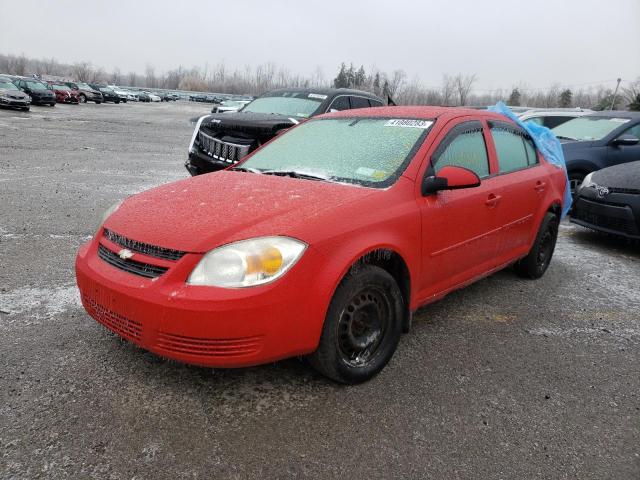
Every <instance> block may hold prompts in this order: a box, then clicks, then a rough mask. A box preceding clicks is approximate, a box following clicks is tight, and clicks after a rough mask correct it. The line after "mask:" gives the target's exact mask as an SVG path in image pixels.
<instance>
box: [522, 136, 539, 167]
mask: <svg viewBox="0 0 640 480" xmlns="http://www.w3.org/2000/svg"><path fill="white" fill-rule="evenodd" d="M523 140H524V149H525V151H526V152H527V163H528V164H529V165H535V164H536V163H538V152H537V151H536V147H535V145H534V144H533V140H531V139H530V138H529V137H525V138H523Z"/></svg>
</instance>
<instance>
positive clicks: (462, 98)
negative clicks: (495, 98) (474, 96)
mask: <svg viewBox="0 0 640 480" xmlns="http://www.w3.org/2000/svg"><path fill="white" fill-rule="evenodd" d="M475 81H476V76H475V74H474V75H462V74H461V73H459V74H458V75H456V76H455V77H454V79H453V84H454V87H455V90H456V93H457V94H458V102H459V105H466V104H467V100H468V99H469V94H470V93H471V89H472V88H473V84H474V83H475Z"/></svg>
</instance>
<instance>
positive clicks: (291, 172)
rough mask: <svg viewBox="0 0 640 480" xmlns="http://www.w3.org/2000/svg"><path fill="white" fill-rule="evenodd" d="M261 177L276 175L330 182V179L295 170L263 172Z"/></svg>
mask: <svg viewBox="0 0 640 480" xmlns="http://www.w3.org/2000/svg"><path fill="white" fill-rule="evenodd" d="M262 174H263V175H277V176H279V177H291V178H303V179H305V180H322V181H325V182H330V181H331V179H330V178H329V177H326V176H322V175H317V174H314V173H305V172H297V171H295V170H263V171H262Z"/></svg>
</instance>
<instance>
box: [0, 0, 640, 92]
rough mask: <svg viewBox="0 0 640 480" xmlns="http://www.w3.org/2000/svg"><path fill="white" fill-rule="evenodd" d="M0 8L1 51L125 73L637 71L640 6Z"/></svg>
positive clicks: (209, 2) (49, 0)
mask: <svg viewBox="0 0 640 480" xmlns="http://www.w3.org/2000/svg"><path fill="white" fill-rule="evenodd" d="M0 12H1V14H0V53H11V54H21V53H24V54H25V55H27V56H30V57H38V58H40V57H54V58H56V59H57V60H59V61H61V62H68V63H73V62H76V61H80V60H88V61H90V62H91V63H93V64H94V65H95V66H100V67H104V68H105V69H107V70H111V69H113V68H114V67H118V68H120V70H121V71H122V72H123V73H126V72H129V71H137V72H139V73H143V72H144V71H145V67H146V66H147V65H148V64H150V65H153V66H155V68H156V71H157V72H160V71H165V70H168V69H172V68H175V67H177V66H178V65H183V66H185V67H191V66H193V65H200V66H204V65H205V64H206V63H208V64H209V65H215V64H217V63H218V62H220V61H224V62H225V63H226V64H227V66H228V67H236V66H237V67H243V66H244V65H257V64H259V63H264V62H274V63H276V64H279V65H284V66H286V67H287V68H288V69H289V70H290V71H291V72H292V73H301V74H304V75H310V74H311V73H313V72H314V70H316V68H317V67H318V66H319V67H320V68H321V69H322V71H323V73H324V75H325V77H326V78H328V79H329V78H333V77H334V76H335V73H336V70H337V68H338V66H339V64H340V62H342V61H345V62H347V63H349V62H354V63H355V64H357V65H360V64H363V65H364V66H365V69H367V70H369V68H370V67H371V66H375V67H377V68H379V69H381V70H384V71H388V72H391V71H393V70H395V69H402V70H404V71H405V72H406V73H407V75H408V77H409V79H411V78H413V77H416V76H417V77H419V79H420V81H421V82H422V83H423V84H424V85H439V84H440V82H441V79H442V75H443V74H445V73H449V74H456V73H459V72H460V73H465V74H476V75H477V78H478V81H477V83H476V90H481V89H488V88H498V87H503V88H509V87H511V86H513V85H526V86H528V87H530V88H544V87H548V86H549V85H550V84H552V83H560V84H561V85H563V86H564V85H568V86H577V85H583V84H587V83H594V82H600V81H604V80H608V81H610V80H613V79H615V78H617V77H622V78H623V79H624V80H630V79H634V78H636V77H638V76H640V0H599V1H595V0H562V1H559V0H555V1H552V0H529V1H522V0H482V1H478V0H453V1H435V0H434V1H418V0H413V1H408V0H388V1H379V0H375V1H360V2H356V1H350V0H322V1H315V0H299V1H294V0H244V1H243V0H227V1H215V0H193V1H189V0H183V1H179V2H178V1H165V0H154V1H146V0H136V1H131V0H129V1H120V0H110V1H100V0H93V1H92V0H82V1H74V0H39V1H38V0H19V1H16V0H0ZM607 85H610V86H614V85H615V81H613V82H612V81H610V82H608V83H607Z"/></svg>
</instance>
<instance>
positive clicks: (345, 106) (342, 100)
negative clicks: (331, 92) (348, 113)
mask: <svg viewBox="0 0 640 480" xmlns="http://www.w3.org/2000/svg"><path fill="white" fill-rule="evenodd" d="M350 108H351V105H349V97H345V96H342V97H336V98H334V99H333V102H331V105H329V109H328V110H327V111H328V112H330V111H331V110H338V111H342V110H349V109H350Z"/></svg>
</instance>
